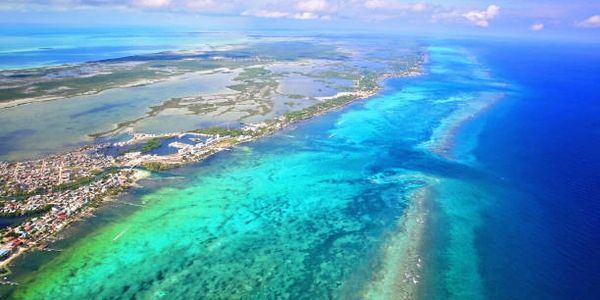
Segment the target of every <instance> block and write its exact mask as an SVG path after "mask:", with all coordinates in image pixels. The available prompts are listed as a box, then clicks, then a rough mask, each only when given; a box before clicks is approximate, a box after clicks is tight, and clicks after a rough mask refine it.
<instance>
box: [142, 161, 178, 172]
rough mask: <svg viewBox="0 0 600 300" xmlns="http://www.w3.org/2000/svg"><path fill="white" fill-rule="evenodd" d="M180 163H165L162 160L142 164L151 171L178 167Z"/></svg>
mask: <svg viewBox="0 0 600 300" xmlns="http://www.w3.org/2000/svg"><path fill="white" fill-rule="evenodd" d="M177 166H178V165H174V164H173V165H172V164H165V163H160V162H147V163H144V164H142V167H143V168H144V169H146V170H148V171H151V172H159V171H166V170H170V169H173V168H175V167H177Z"/></svg>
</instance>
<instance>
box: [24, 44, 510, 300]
mask: <svg viewBox="0 0 600 300" xmlns="http://www.w3.org/2000/svg"><path fill="white" fill-rule="evenodd" d="M429 55H430V63H429V64H428V65H427V66H426V70H427V74H426V75H424V76H422V77H418V78H406V79H394V80H389V81H388V82H387V86H386V90H385V91H384V92H383V93H382V94H381V95H380V96H376V97H373V98H372V99H369V100H368V101H364V102H359V103H355V104H353V105H351V106H350V107H347V108H345V109H343V110H341V111H338V112H333V113H330V114H327V115H325V116H322V117H319V118H316V119H313V120H310V121H307V122H304V123H301V124H298V125H297V126H295V127H294V128H289V129H286V130H284V131H283V132H280V133H278V134H276V135H275V136H273V137H269V138H266V139H263V140H261V141H257V142H253V143H250V144H247V145H243V146H240V147H237V148H235V149H234V150H233V151H230V152H225V153H221V154H218V155H216V156H214V157H212V158H210V159H208V160H206V161H204V162H202V163H200V164H198V165H196V166H189V167H186V168H184V169H181V170H177V171H175V172H174V173H172V174H170V175H172V176H174V178H177V180H173V181H167V182H168V183H165V184H163V185H162V187H159V188H153V189H150V190H144V192H142V193H140V194H139V195H137V196H136V197H139V199H140V200H139V201H141V203H143V205H144V207H143V208H141V209H139V210H138V211H135V212H133V213H131V214H128V215H125V216H120V217H119V218H115V219H113V220H111V221H109V222H106V223H105V224H103V225H102V226H98V227H96V228H94V229H93V230H90V231H89V232H88V233H86V234H83V236H82V237H80V238H77V239H75V240H74V241H73V242H72V243H71V244H70V245H69V246H68V247H67V248H66V249H65V250H64V251H63V252H61V253H60V254H58V255H55V256H52V257H49V258H48V259H47V260H46V261H45V262H44V263H43V264H41V266H40V267H39V268H34V269H32V270H29V272H22V275H20V276H18V278H17V280H18V281H19V282H20V285H19V286H18V287H17V289H16V290H15V291H13V294H12V297H14V298H24V299H40V298H46V299H52V298H63V297H72V298H76V299H101V298H104V299H106V298H116V297H119V298H130V297H135V298H139V299H158V298H166V299H177V298H215V299H231V298H244V299H247V298H254V299H274V298H276V299H280V298H291V299H298V298H303V299H304V298H306V299H323V298H341V299H352V298H371V299H386V298H387V299H398V298H404V297H411V298H412V297H417V296H424V297H433V298H446V299H465V298H469V299H478V298H483V297H485V294H486V291H485V283H484V280H483V279H482V275H481V268H480V262H481V260H480V258H479V256H478V253H477V252H478V251H477V240H476V239H477V238H476V233H477V230H478V228H479V227H480V226H481V224H482V222H483V216H482V212H483V211H484V210H485V208H486V207H487V206H488V205H490V203H493V202H494V201H497V199H496V197H495V196H493V195H492V194H490V193H489V191H490V189H492V188H497V183H496V181H495V179H493V178H489V176H487V175H485V174H484V173H483V172H482V171H481V170H479V169H478V168H477V165H478V164H477V162H476V161H475V160H474V157H473V156H472V155H471V153H470V151H469V149H472V148H473V147H474V145H475V144H476V142H475V141H473V139H474V138H476V136H477V132H478V129H477V128H475V129H470V130H471V134H470V135H469V134H467V135H464V136H460V144H459V143H458V142H459V140H454V139H453V138H452V136H454V135H455V134H456V133H457V132H460V129H461V128H463V127H462V125H461V124H465V122H466V121H468V120H472V119H476V118H477V116H478V115H479V114H481V112H482V111H485V110H486V109H489V108H490V107H491V106H492V105H493V104H494V103H496V102H497V101H499V99H503V97H507V96H508V95H510V94H511V93H514V91H512V90H510V88H509V86H508V85H506V84H505V83H503V82H502V81H499V80H498V79H496V78H494V77H493V74H492V73H491V72H490V71H489V70H488V68H486V66H485V65H483V64H481V63H479V62H478V61H477V59H476V58H475V57H474V56H473V55H472V54H471V53H470V52H468V51H467V50H465V49H462V48H459V47H451V48H447V47H430V48H429ZM462 144H464V145H470V146H466V147H459V146H460V145H462ZM161 180H164V179H161ZM499 188H500V189H501V188H502V187H499Z"/></svg>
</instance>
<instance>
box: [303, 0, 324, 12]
mask: <svg viewBox="0 0 600 300" xmlns="http://www.w3.org/2000/svg"><path fill="white" fill-rule="evenodd" d="M331 8H332V7H331V5H330V4H329V2H327V1H326V0H307V1H300V2H298V3H296V9H298V10H299V11H302V12H321V11H327V10H329V9H331Z"/></svg>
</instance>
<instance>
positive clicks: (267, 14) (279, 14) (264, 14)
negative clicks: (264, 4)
mask: <svg viewBox="0 0 600 300" xmlns="http://www.w3.org/2000/svg"><path fill="white" fill-rule="evenodd" d="M242 16H252V17H260V18H289V16H290V13H288V12H283V11H273V10H264V9H263V10H259V11H245V12H243V13H242Z"/></svg>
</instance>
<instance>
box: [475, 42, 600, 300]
mask: <svg viewBox="0 0 600 300" xmlns="http://www.w3.org/2000/svg"><path fill="white" fill-rule="evenodd" d="M467 45H468V47H469V49H471V50H472V51H474V52H476V53H477V56H478V57H479V58H480V59H481V60H482V61H485V63H486V64H488V65H490V66H491V67H492V69H493V70H494V72H495V73H496V74H498V75H500V76H502V77H504V78H508V79H509V80H510V81H511V82H512V83H513V84H516V85H518V87H519V93H517V94H516V95H515V96H513V97H507V98H506V99H505V100H503V101H502V102H500V104H498V105H497V106H496V107H495V108H494V109H493V110H492V111H491V112H489V113H488V114H486V115H485V116H484V118H483V122H484V123H485V124H484V125H482V126H483V129H482V130H481V133H480V135H479V138H478V146H477V147H476V148H475V149H474V153H475V155H476V157H477V160H478V161H479V162H480V163H481V164H482V165H484V169H486V170H487V171H489V172H490V173H493V174H494V175H495V176H497V177H498V178H500V179H501V180H502V181H505V183H506V184H507V185H509V186H511V187H512V189H514V190H516V191H520V193H516V194H515V193H508V194H507V195H506V196H505V198H504V199H503V201H498V202H496V203H495V205H493V207H492V208H490V209H489V210H488V211H487V212H486V214H485V222H484V224H485V225H484V226H483V227H482V228H481V230H480V232H479V235H478V240H477V244H478V249H479V251H480V256H481V257H482V262H481V272H482V277H483V278H484V283H485V284H486V289H487V290H488V291H489V292H490V294H489V295H490V296H492V297H491V298H495V299H527V298H529V299H598V298H599V297H600V46H599V45H598V44H595V45H594V44H576V43H575V44H574V43H552V42H524V41H496V42H477V43H468V44H467ZM474 123H477V122H474Z"/></svg>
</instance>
